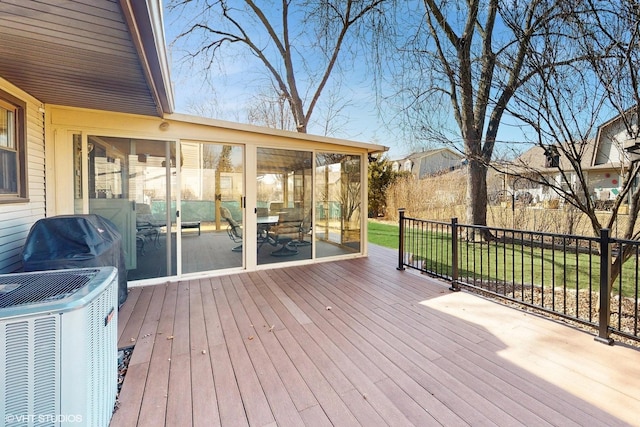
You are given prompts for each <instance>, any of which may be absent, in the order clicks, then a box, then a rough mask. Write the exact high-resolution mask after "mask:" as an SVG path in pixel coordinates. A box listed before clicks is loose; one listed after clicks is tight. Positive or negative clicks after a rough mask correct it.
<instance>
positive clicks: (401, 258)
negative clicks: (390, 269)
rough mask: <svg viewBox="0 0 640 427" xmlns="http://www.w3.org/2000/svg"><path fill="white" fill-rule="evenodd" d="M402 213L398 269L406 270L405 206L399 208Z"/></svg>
mask: <svg viewBox="0 0 640 427" xmlns="http://www.w3.org/2000/svg"><path fill="white" fill-rule="evenodd" d="M398 214H400V227H399V231H400V232H399V236H398V267H396V268H397V269H398V270H404V208H400V209H398Z"/></svg>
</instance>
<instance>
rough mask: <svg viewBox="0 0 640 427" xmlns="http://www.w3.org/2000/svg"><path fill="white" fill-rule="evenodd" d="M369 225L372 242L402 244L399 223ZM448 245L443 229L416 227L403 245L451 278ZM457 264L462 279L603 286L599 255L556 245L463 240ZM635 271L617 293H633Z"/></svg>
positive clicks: (631, 267)
mask: <svg viewBox="0 0 640 427" xmlns="http://www.w3.org/2000/svg"><path fill="white" fill-rule="evenodd" d="M368 227H369V235H368V241H369V242H370V243H373V244H377V245H381V246H385V247H388V248H392V249H396V250H397V249H398V226H397V225H394V224H384V223H379V222H376V221H369V225H368ZM450 247H451V236H450V235H449V234H448V233H444V232H439V231H435V232H434V231H430V230H418V231H417V232H416V231H414V232H413V235H412V238H411V240H410V241H407V242H405V250H406V251H407V252H410V253H411V254H413V257H412V259H413V261H414V262H416V261H418V262H424V265H425V267H426V269H428V270H430V271H435V272H436V273H438V274H440V275H443V276H449V277H450V276H451V275H452V271H451V250H450ZM633 260H634V258H632V259H631V260H630V261H633ZM416 265H420V264H416ZM458 265H459V277H460V278H461V279H462V280H464V281H482V282H488V283H493V284H500V283H502V284H504V283H517V284H523V285H532V284H533V285H536V286H542V287H551V286H555V287H566V288H567V289H574V290H575V289H581V290H584V289H590V290H592V291H597V290H598V289H599V277H600V258H599V255H598V254H597V253H591V254H589V253H582V252H576V251H574V250H569V249H568V250H567V251H566V252H565V251H563V248H562V247H560V246H558V248H557V249H556V248H540V247H535V246H525V245H519V244H501V243H498V244H496V242H468V241H461V242H459V264H458ZM637 274H638V273H637V271H636V263H635V262H627V263H625V265H624V267H623V271H622V275H621V281H620V280H618V281H616V283H614V288H615V291H614V293H618V292H619V291H620V285H622V289H621V293H622V295H624V296H631V297H633V296H635V293H636V290H635V286H636V285H635V284H636V282H637Z"/></svg>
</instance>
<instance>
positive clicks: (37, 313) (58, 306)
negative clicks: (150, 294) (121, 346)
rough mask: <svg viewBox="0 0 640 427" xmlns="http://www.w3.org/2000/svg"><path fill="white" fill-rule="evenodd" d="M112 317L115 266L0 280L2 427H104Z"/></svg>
mask: <svg viewBox="0 0 640 427" xmlns="http://www.w3.org/2000/svg"><path fill="white" fill-rule="evenodd" d="M117 316H118V274H117V270H116V269H115V268H113V267H99V268H81V269H69V270H55V271H40V272H33V273H16V274H6V275H0V414H1V415H0V416H3V417H4V419H1V420H0V425H3V424H2V423H3V422H4V423H5V424H6V425H20V426H59V425H78V426H80V425H83V426H108V425H109V421H110V420H111V414H112V413H113V407H114V404H115V398H116V392H117V381H118V361H117V351H118V350H117V334H118V331H117V329H118V327H117Z"/></svg>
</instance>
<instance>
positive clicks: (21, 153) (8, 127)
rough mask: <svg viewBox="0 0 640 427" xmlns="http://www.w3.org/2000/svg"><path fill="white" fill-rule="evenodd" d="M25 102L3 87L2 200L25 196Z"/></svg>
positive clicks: (0, 120) (0, 134)
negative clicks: (11, 94) (6, 91)
mask: <svg viewBox="0 0 640 427" xmlns="http://www.w3.org/2000/svg"><path fill="white" fill-rule="evenodd" d="M24 110H25V106H24V103H21V102H20V101H18V100H17V99H15V98H13V97H12V96H10V95H8V94H5V93H3V92H2V91H0V202H1V201H3V200H4V201H6V200H14V199H16V198H26V197H27V193H26V190H27V189H26V177H25V147H24V140H25V138H24V126H23V124H24Z"/></svg>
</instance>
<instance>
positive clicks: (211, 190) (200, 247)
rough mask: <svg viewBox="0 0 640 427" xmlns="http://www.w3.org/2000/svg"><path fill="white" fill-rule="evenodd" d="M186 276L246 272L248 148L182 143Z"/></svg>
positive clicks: (183, 241)
mask: <svg viewBox="0 0 640 427" xmlns="http://www.w3.org/2000/svg"><path fill="white" fill-rule="evenodd" d="M180 154H181V156H182V161H181V163H182V168H181V177H182V184H181V185H182V189H181V199H182V201H181V210H180V212H181V213H180V218H181V221H182V223H181V235H182V272H183V273H193V272H200V271H208V270H218V269H223V268H230V267H242V265H243V259H244V258H243V245H242V239H243V234H242V223H243V212H242V206H241V200H242V195H243V183H244V167H243V158H244V155H243V149H242V147H239V146H232V145H222V144H202V143H196V142H182V144H181V148H180Z"/></svg>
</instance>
